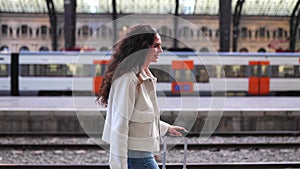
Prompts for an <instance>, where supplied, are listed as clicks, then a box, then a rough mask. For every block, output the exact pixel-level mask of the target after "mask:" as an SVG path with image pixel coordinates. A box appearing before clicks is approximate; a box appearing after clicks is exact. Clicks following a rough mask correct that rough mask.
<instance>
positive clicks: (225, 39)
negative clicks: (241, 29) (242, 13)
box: [219, 0, 232, 52]
mask: <svg viewBox="0 0 300 169" xmlns="http://www.w3.org/2000/svg"><path fill="white" fill-rule="evenodd" d="M219 5H220V7H219V28H220V42H219V44H220V50H219V51H220V52H229V50H230V25H231V15H232V14H231V0H219Z"/></svg>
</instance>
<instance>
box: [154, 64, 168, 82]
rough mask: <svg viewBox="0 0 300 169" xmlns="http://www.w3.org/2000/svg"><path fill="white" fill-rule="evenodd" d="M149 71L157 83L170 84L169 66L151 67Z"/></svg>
mask: <svg viewBox="0 0 300 169" xmlns="http://www.w3.org/2000/svg"><path fill="white" fill-rule="evenodd" d="M150 70H151V72H152V74H153V75H154V76H155V77H156V78H157V82H170V76H171V74H170V70H171V66H168V65H151V66H150Z"/></svg>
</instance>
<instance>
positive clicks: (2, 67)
mask: <svg viewBox="0 0 300 169" xmlns="http://www.w3.org/2000/svg"><path fill="white" fill-rule="evenodd" d="M0 77H8V65H6V64H0Z"/></svg>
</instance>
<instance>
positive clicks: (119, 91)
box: [97, 25, 185, 169]
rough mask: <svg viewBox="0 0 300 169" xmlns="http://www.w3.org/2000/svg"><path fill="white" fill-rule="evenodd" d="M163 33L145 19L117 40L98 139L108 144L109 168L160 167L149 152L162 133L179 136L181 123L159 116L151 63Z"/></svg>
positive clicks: (105, 85) (105, 81)
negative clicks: (159, 32)
mask: <svg viewBox="0 0 300 169" xmlns="http://www.w3.org/2000/svg"><path fill="white" fill-rule="evenodd" d="M162 52H163V50H162V48H161V38H160V36H159V34H158V33H157V31H156V30H155V29H154V28H153V27H151V26H149V25H136V26H134V27H132V28H130V29H129V31H128V32H127V33H126V34H125V37H124V38H123V39H122V40H120V41H118V42H117V44H116V46H115V48H114V52H113V54H112V57H111V60H110V64H109V65H108V68H107V70H106V72H105V76H104V79H103V82H102V85H101V87H100V92H99V95H98V98H97V100H98V102H100V104H101V105H104V106H106V107H107V113H106V120H105V125H104V130H103V136H102V139H103V140H104V141H105V142H107V143H109V144H110V159H109V163H110V168H111V169H127V168H128V169H143V168H147V169H158V165H157V163H156V161H155V159H154V157H153V154H155V153H158V152H159V145H160V136H161V135H164V134H165V133H166V132H169V133H170V134H171V135H175V136H181V133H180V130H185V129H184V128H182V127H179V126H172V125H169V124H167V123H165V122H162V121H160V118H159V116H160V111H159V107H158V104H157V96H156V92H155V91H156V78H155V77H154V76H153V75H152V74H151V72H150V70H149V65H150V63H151V62H157V61H158V59H159V54H160V53H162Z"/></svg>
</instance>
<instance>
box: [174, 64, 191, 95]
mask: <svg viewBox="0 0 300 169" xmlns="http://www.w3.org/2000/svg"><path fill="white" fill-rule="evenodd" d="M193 70H194V61H192V60H174V61H172V76H173V80H172V93H173V94H192V93H194V86H193V85H194V83H193V82H194V78H193V75H194V73H193Z"/></svg>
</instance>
